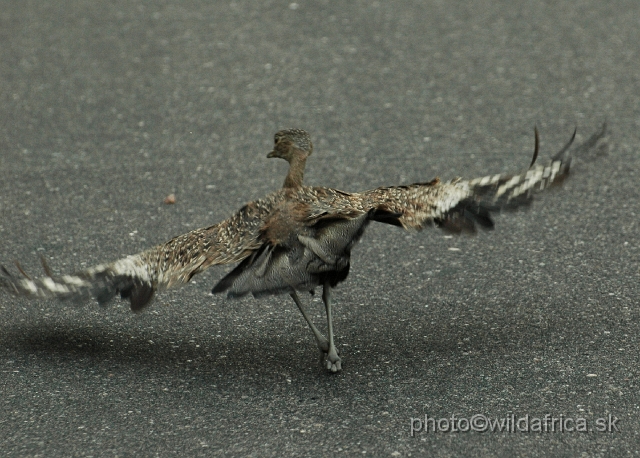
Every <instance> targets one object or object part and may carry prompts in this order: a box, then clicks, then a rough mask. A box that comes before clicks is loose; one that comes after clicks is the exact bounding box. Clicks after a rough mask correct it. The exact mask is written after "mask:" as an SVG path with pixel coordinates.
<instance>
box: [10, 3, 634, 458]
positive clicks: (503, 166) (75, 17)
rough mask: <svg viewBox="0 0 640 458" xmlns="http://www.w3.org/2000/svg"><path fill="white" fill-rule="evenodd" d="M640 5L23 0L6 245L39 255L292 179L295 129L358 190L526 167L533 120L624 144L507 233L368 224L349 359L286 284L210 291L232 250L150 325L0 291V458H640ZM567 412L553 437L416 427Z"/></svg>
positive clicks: (34, 266)
mask: <svg viewBox="0 0 640 458" xmlns="http://www.w3.org/2000/svg"><path fill="white" fill-rule="evenodd" d="M638 18H640V4H639V3H638V2H637V1H632V0H628V1H624V0H620V1H616V0H614V1H610V2H599V1H596V0H580V1H558V2H544V1H533V2H527V1H484V0H480V1H476V2H460V1H446V2H445V1H433V2H419V1H401V2H365V1H355V2H330V1H301V2H299V3H290V2H280V1H264V2H260V5H256V4H255V2H248V1H235V2H207V1H196V0H187V1H175V0H166V1H162V2H142V1H134V0H117V1H112V2H95V1H86V0H76V1H57V0H51V1H48V2H23V1H10V0H2V1H0V96H1V97H2V100H1V103H0V262H2V263H4V264H5V265H7V266H9V267H13V266H11V263H12V261H13V260H14V259H17V260H20V261H21V263H22V265H23V266H24V268H25V269H26V270H27V271H28V272H31V273H35V272H39V271H41V269H40V267H39V262H38V255H40V254H42V255H44V256H45V257H46V258H47V259H48V260H49V263H50V265H51V267H52V268H53V269H54V271H56V272H72V271H74V270H77V269H81V268H83V267H87V266H90V265H93V264H96V263H101V262H104V261H107V260H113V259H117V258H118V257H120V256H122V255H125V254H131V253H135V252H138V251H140V250H142V249H144V248H147V247H149V246H151V245H153V244H155V243H159V242H162V241H165V240H167V239H169V238H170V237H172V236H174V235H177V234H180V233H183V232H186V231H188V230H189V229H193V228H196V227H201V226H206V225H209V224H213V223H215V222H218V221H220V220H222V219H224V218H226V217H227V216H229V215H231V214H232V213H233V212H234V211H235V210H236V209H238V208H239V207H240V206H241V205H243V204H244V203H245V202H247V201H249V200H252V199H255V198H258V197H260V196H263V195H264V194H266V193H268V192H270V191H272V190H274V189H276V188H278V187H279V186H281V182H282V180H283V178H284V174H285V170H286V164H285V163H284V162H283V161H274V160H267V159H266V157H265V156H266V153H267V152H268V151H269V150H270V147H271V144H272V138H273V134H274V133H275V131H277V130H278V129H281V128H285V127H300V128H304V129H307V130H308V131H309V132H310V133H311V135H312V137H313V140H314V144H315V151H314V154H313V156H311V158H310V160H309V161H308V164H307V165H308V172H307V174H306V176H305V180H306V182H307V183H309V184H314V185H324V186H332V187H337V188H340V189H345V190H347V191H357V190H363V189H367V188H373V187H376V186H380V185H390V184H400V183H410V182H415V181H426V180H430V179H432V178H433V177H435V176H440V177H442V178H443V179H448V178H451V177H454V176H458V175H462V176H466V177H474V176H482V175H485V174H488V173H499V172H506V171H518V170H521V169H523V168H525V167H527V166H528V163H529V160H530V157H531V153H532V150H533V128H534V125H537V126H538V129H539V130H540V135H541V155H540V159H539V160H540V161H544V160H545V159H546V158H548V157H549V156H550V155H551V154H553V153H554V152H555V151H556V150H557V149H558V148H560V147H561V146H562V145H563V144H564V143H565V142H566V140H567V139H568V138H569V137H570V135H571V133H572V132H573V129H574V128H575V127H576V126H577V127H578V140H581V139H582V140H584V139H585V138H586V137H587V136H588V135H590V134H591V133H592V132H594V131H595V130H596V129H597V128H598V127H599V125H600V124H601V123H602V122H603V121H605V120H606V121H607V122H608V124H609V126H610V135H609V140H608V149H609V152H608V156H607V157H605V158H600V159H599V160H597V161H596V162H590V163H589V162H586V161H581V160H580V158H577V159H576V161H575V163H574V167H573V171H572V175H571V177H570V179H569V180H568V181H567V182H566V183H565V185H564V186H563V188H562V189H561V190H558V191H557V192H551V193H547V194H545V195H542V196H540V198H539V199H538V200H537V202H536V203H535V204H534V205H533V207H532V208H531V209H530V210H529V211H524V212H519V213H514V214H504V215H500V216H498V217H497V219H496V222H497V224H496V229H495V230H494V231H493V232H491V233H481V234H479V235H478V236H476V237H461V238H458V237H453V238H448V237H446V236H445V234H443V233H441V232H439V231H437V230H429V231H424V232H422V233H419V234H408V233H404V232H402V231H400V230H399V229H397V228H393V227H382V226H380V225H379V226H372V227H370V229H369V230H368V232H367V234H366V235H365V237H364V239H363V240H362V242H361V244H360V245H359V246H358V247H357V248H356V250H355V251H354V256H353V262H352V271H351V276H350V278H349V279H348V280H347V281H346V282H345V283H343V284H342V285H341V286H340V287H339V288H338V289H337V290H336V292H335V304H336V305H335V312H334V314H335V318H334V324H335V328H336V334H337V343H338V345H339V348H340V351H341V354H342V356H343V361H344V365H343V367H344V370H343V372H342V373H340V374H336V375H331V374H327V373H325V371H324V370H323V369H322V368H321V367H320V365H319V364H318V363H317V354H316V351H317V350H316V347H315V343H314V341H313V339H312V336H311V333H310V332H309V331H308V329H307V328H306V324H305V322H304V321H303V319H302V317H301V316H300V314H299V312H298V311H297V309H296V307H295V305H294V303H293V302H292V301H291V300H290V299H289V298H288V297H286V296H284V297H276V298H268V299H262V300H259V301H258V300H253V299H251V298H246V299H242V300H237V301H231V300H226V299H225V298H224V297H220V296H211V295H209V294H208V293H209V291H210V289H211V287H212V286H213V285H214V284H215V282H216V281H217V280H218V279H219V278H221V277H222V276H223V275H224V274H225V273H226V272H227V270H226V269H223V268H215V269H211V270H210V271H208V272H206V273H204V274H202V275H200V276H198V277H196V278H195V279H194V280H195V281H194V282H193V283H192V284H190V285H188V286H187V287H184V288H182V289H179V290H174V291H168V292H165V293H161V294H160V295H159V296H158V297H157V298H156V301H155V303H154V305H153V306H152V307H151V308H150V309H149V310H148V311H146V312H145V313H142V314H139V315H134V314H132V313H130V312H129V310H128V308H127V304H126V303H125V302H123V301H117V302H116V303H115V304H114V305H112V306H111V307H108V308H100V307H99V306H97V305H95V304H67V303H58V302H52V301H41V302H37V301H36V302H29V301H26V300H23V299H18V298H14V297H11V296H7V295H3V296H1V297H0V316H1V317H2V320H1V324H0V385H1V387H2V392H1V393H2V394H1V399H0V405H1V408H2V414H1V415H0V451H1V454H2V455H3V456H47V457H52V456H133V455H138V456H154V455H156V456H173V455H180V456H217V455H228V456H261V457H262V456H274V457H276V456H277V457H282V456H333V455H345V456H392V457H393V456H425V455H427V454H428V455H429V456H518V455H519V456H627V455H637V454H639V450H640V441H639V440H638V430H639V427H640V421H639V419H638V412H639V411H640V395H639V394H638V391H639V390H638V386H639V385H640V382H639V369H638V367H639V364H638V363H639V361H638V360H639V358H638V350H639V349H640V342H639V340H638V335H639V328H640V325H639V317H640V310H639V304H638V297H640V294H639V286H638V283H639V281H638V280H639V279H640V272H639V262H638V258H639V254H640V240H639V237H638V213H639V212H640V205H639V204H638V197H639V192H638V179H639V170H640V155H639V153H638V145H639V144H640V141H639V140H640V134H639V132H640V128H639V127H640V77H639V76H638V75H640V56H639V55H638V50H639V48H638V43H640V33H639V30H640V27H639V26H640V24H639V22H638ZM171 193H174V194H175V196H176V203H175V205H164V204H163V199H164V198H165V196H167V195H169V194H171ZM312 300H313V306H314V307H315V309H314V315H316V319H317V320H318V323H322V320H321V312H322V309H321V302H320V301H319V298H318V297H315V298H313V299H312ZM547 414H548V415H549V417H548V418H556V419H558V420H557V422H556V423H554V425H555V431H553V432H552V431H550V429H551V426H547V432H544V430H543V431H542V432H536V431H533V432H485V433H479V432H438V433H434V432H433V431H429V432H424V431H419V432H416V433H415V434H414V435H413V436H412V434H411V429H410V427H411V425H412V418H414V419H415V420H413V426H414V428H417V427H418V426H419V423H418V420H417V419H421V421H424V416H425V415H428V417H429V418H434V419H435V420H438V419H451V416H452V415H455V416H456V417H457V418H463V419H467V420H470V419H471V418H472V417H473V416H474V415H485V416H486V417H487V418H490V419H500V418H513V419H515V420H518V419H520V418H526V415H528V416H529V422H530V429H531V428H532V427H533V424H534V423H535V422H534V419H536V418H537V419H543V418H544V416H545V415H547ZM511 415H513V417H511ZM609 415H611V416H612V417H609ZM475 418H482V417H475ZM567 418H569V419H571V420H572V421H574V423H573V424H576V421H578V419H579V418H584V419H585V422H588V427H589V428H590V429H592V431H591V432H587V433H579V432H568V431H563V432H560V431H559V430H558V428H559V426H558V425H559V424H560V423H558V422H559V421H560V419H565V420H566V419H567ZM598 418H603V419H605V420H606V427H607V428H608V429H611V430H612V431H611V432H609V431H607V432H598V431H596V430H595V429H596V426H597V423H596V420H597V419H598ZM549 421H551V420H547V423H545V424H548V422H549ZM612 421H613V426H615V427H612V426H611V422H612ZM456 422H457V423H456V425H457V427H458V428H462V429H465V423H464V420H456ZM433 423H434V424H436V425H438V426H439V427H441V428H444V427H445V426H446V424H449V423H446V424H445V422H444V421H440V422H439V423H438V422H437V421H434V422H433ZM565 423H566V422H565ZM427 424H428V423H427ZM467 424H469V423H468V422H467ZM539 424H540V423H539ZM571 424H572V423H571V422H569V423H567V424H566V425H565V426H569V427H570V426H571ZM519 426H521V427H523V426H524V423H519ZM533 429H535V428H534V427H533Z"/></svg>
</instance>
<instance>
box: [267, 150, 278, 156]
mask: <svg viewBox="0 0 640 458" xmlns="http://www.w3.org/2000/svg"><path fill="white" fill-rule="evenodd" d="M267 157H276V152H275V151H271V152H269V154H267Z"/></svg>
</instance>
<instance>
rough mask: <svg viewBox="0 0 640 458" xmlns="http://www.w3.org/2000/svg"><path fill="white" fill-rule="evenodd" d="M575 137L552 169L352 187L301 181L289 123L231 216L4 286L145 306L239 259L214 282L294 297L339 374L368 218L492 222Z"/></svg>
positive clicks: (536, 187) (554, 179) (410, 222)
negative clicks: (338, 293) (318, 304)
mask: <svg viewBox="0 0 640 458" xmlns="http://www.w3.org/2000/svg"><path fill="white" fill-rule="evenodd" d="M605 130H606V129H605V126H604V125H603V126H602V129H600V130H599V131H598V132H596V133H594V134H593V135H592V136H591V137H590V138H589V139H588V140H587V141H586V142H584V143H583V144H581V145H579V146H577V147H575V148H574V149H573V152H574V153H575V152H586V151H588V150H590V149H592V148H594V147H595V146H596V144H597V143H598V141H599V140H600V139H601V138H602V137H603V136H604V135H605ZM574 137H575V132H574V136H573V137H572V138H571V140H570V141H569V142H568V143H567V144H566V145H565V146H564V147H563V148H562V149H561V150H560V151H559V152H558V153H557V154H556V155H555V156H554V157H553V158H552V159H551V161H550V162H549V163H548V164H547V165H546V166H541V165H538V166H534V164H533V162H535V159H536V157H537V154H538V141H537V131H536V148H535V151H534V160H533V161H532V164H531V167H530V168H529V170H527V171H525V172H522V173H519V174H513V175H507V174H498V175H489V176H485V177H481V178H476V179H471V180H463V179H459V178H456V179H453V180H450V181H440V180H439V179H438V178H436V179H434V180H432V181H430V182H425V183H415V184H411V185H406V186H391V187H382V188H377V189H373V190H370V191H364V192H357V193H349V192H344V191H339V190H337V189H332V188H325V187H310V186H304V185H303V183H302V180H303V174H304V167H305V161H306V158H307V157H308V156H309V154H311V152H312V150H313V147H312V143H311V141H310V139H309V136H308V134H307V133H306V132H304V131H301V130H297V129H291V130H285V131H280V132H278V133H277V134H276V135H275V145H274V150H273V151H272V152H271V153H269V155H268V157H281V158H283V159H285V160H287V161H288V162H289V164H290V166H289V172H288V174H287V178H286V179H285V182H284V186H283V188H282V189H280V190H278V191H275V192H273V193H272V194H269V195H267V196H266V197H264V198H262V199H258V200H255V201H253V202H250V203H248V204H246V205H245V206H244V207H242V208H241V209H240V210H239V211H238V212H237V213H235V214H234V215H233V216H231V217H230V218H228V219H226V220H224V221H222V222H220V223H218V224H215V225H213V226H209V227H205V228H201V229H195V230H193V231H191V232H188V233H186V234H183V235H180V236H178V237H175V238H173V239H171V240H169V241H168V242H166V243H163V244H160V245H157V246H155V247H153V248H150V249H148V250H146V251H143V252H141V253H138V254H134V255H131V256H128V257H126V258H123V259H119V260H117V261H115V262H112V263H108V264H101V265H98V266H95V267H92V268H89V269H86V270H83V271H81V272H78V273H75V274H72V275H61V276H57V275H54V274H53V273H52V272H51V271H50V269H49V268H48V267H47V266H46V263H44V261H43V267H44V269H45V272H46V276H45V277H42V278H38V279H31V278H30V277H29V276H28V275H27V274H26V273H25V272H24V271H23V270H22V268H21V267H20V265H19V264H17V263H16V265H17V267H18V269H19V270H20V272H21V273H22V274H23V276H24V278H19V277H16V276H14V275H12V274H11V273H10V272H9V271H8V270H7V269H6V268H4V267H2V273H3V275H2V276H0V286H1V287H3V288H4V289H6V290H8V291H10V292H12V293H14V294H16V295H20V296H27V297H31V298H46V297H56V298H59V299H67V298H79V299H82V298H84V297H94V298H95V299H96V300H97V301H98V302H99V303H100V304H105V303H106V302H108V301H110V300H111V299H112V298H113V297H114V296H115V295H116V294H120V296H121V297H122V298H127V299H129V301H130V303H131V309H132V310H133V311H139V310H141V309H142V308H144V307H145V306H146V305H148V304H149V302H150V300H151V299H152V297H153V294H154V292H155V291H156V290H159V289H166V288H171V287H175V286H179V285H183V284H185V283H187V282H188V281H189V280H190V279H191V278H192V277H193V276H194V275H196V274H198V273H200V272H202V271H203V270H205V269H207V268H208V267H210V266H213V265H218V264H228V263H239V265H238V266H237V267H236V268H234V269H233V270H232V271H231V272H230V273H229V274H228V275H226V276H225V277H224V278H222V280H220V281H219V283H218V284H217V285H216V286H215V287H214V288H213V292H214V293H220V292H227V295H228V296H229V297H240V296H243V295H245V294H248V293H252V294H253V295H254V296H255V297H260V296H263V295H270V294H281V293H289V294H290V295H291V297H292V298H293V300H294V301H295V303H296V305H297V306H298V308H299V309H300V311H301V312H302V314H303V316H304V318H305V320H306V321H307V322H308V324H309V326H310V327H311V330H312V332H313V334H314V336H315V339H316V342H317V345H318V348H319V349H320V350H321V351H322V352H323V353H324V354H325V355H326V361H325V363H326V367H327V369H328V370H330V371H332V372H337V371H340V370H341V368H342V361H341V359H340V357H339V356H338V352H337V351H336V347H335V344H334V339H333V324H332V313H331V289H332V288H333V287H335V286H336V285H337V284H338V283H340V282H342V281H343V280H345V279H346V278H347V275H348V274H349V261H350V253H351V249H352V248H353V246H354V245H355V244H356V243H357V241H358V240H359V239H360V237H361V236H362V234H363V232H364V230H365V229H366V227H367V225H368V224H369V223H370V222H371V221H377V222H382V223H386V224H392V225H395V226H399V227H402V228H404V229H406V230H421V229H423V228H424V227H426V226H430V225H435V226H437V227H441V228H443V229H445V230H448V231H452V232H457V233H460V232H475V231H476V227H478V226H479V227H481V228H484V229H491V228H493V225H494V223H493V221H492V219H491V213H492V212H498V211H501V210H510V209H515V208H517V207H520V206H523V205H525V204H527V203H529V202H530V201H531V199H532V197H533V194H535V193H536V192H539V191H542V190H544V189H546V188H548V187H549V186H550V185H552V184H554V183H558V182H560V181H562V180H563V179H564V178H565V177H566V176H567V174H568V172H569V166H570V162H571V156H572V152H571V145H572V142H573V139H574ZM318 286H322V287H323V294H322V298H323V301H324V304H325V308H326V314H327V327H328V339H327V338H325V337H324V336H323V335H322V334H321V333H320V332H319V331H318V329H317V328H316V327H315V326H314V325H313V323H312V322H311V320H310V319H309V317H308V315H307V313H306V312H305V310H304V308H303V306H302V303H301V301H300V299H299V297H298V295H297V292H298V291H313V290H314V288H316V287H318Z"/></svg>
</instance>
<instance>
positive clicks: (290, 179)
mask: <svg viewBox="0 0 640 458" xmlns="http://www.w3.org/2000/svg"><path fill="white" fill-rule="evenodd" d="M306 162H307V156H306V155H302V154H296V155H294V156H293V158H291V161H290V162H289V172H288V173H287V177H286V178H285V180H284V185H283V186H282V187H283V188H299V187H301V186H302V179H303V178H304V167H305V163H306Z"/></svg>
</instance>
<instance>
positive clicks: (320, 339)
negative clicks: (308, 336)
mask: <svg viewBox="0 0 640 458" xmlns="http://www.w3.org/2000/svg"><path fill="white" fill-rule="evenodd" d="M289 295H290V296H291V299H293V302H295V303H296V305H297V306H298V309H300V312H301V313H302V316H303V317H304V319H305V320H306V322H307V324H308V325H309V327H310V328H311V332H313V335H314V336H315V338H316V343H317V344H318V349H319V350H320V354H321V355H320V356H322V359H323V360H324V355H325V354H327V353H329V341H328V340H327V338H326V337H325V336H323V335H322V333H321V332H320V331H318V328H316V327H315V325H314V324H313V322H312V321H311V319H310V318H309V315H307V312H305V310H304V308H303V307H302V302H300V298H299V297H298V293H296V292H295V291H293V292H292V293H289Z"/></svg>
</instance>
